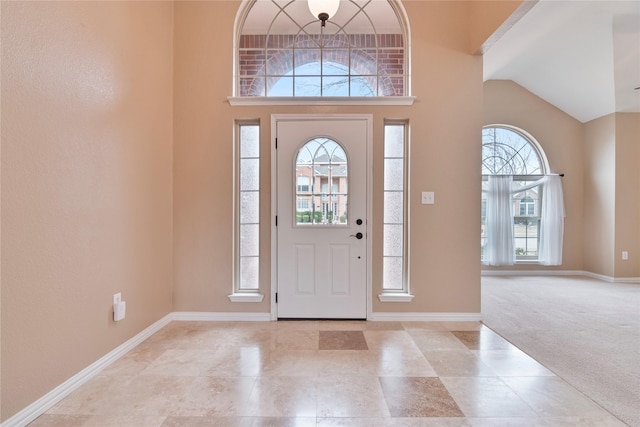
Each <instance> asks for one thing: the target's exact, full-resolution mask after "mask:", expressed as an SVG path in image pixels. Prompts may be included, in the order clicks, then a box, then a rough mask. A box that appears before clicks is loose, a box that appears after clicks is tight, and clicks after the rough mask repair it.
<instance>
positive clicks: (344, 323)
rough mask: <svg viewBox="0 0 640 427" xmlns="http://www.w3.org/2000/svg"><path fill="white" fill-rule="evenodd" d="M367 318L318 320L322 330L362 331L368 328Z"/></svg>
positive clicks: (319, 327)
mask: <svg viewBox="0 0 640 427" xmlns="http://www.w3.org/2000/svg"><path fill="white" fill-rule="evenodd" d="M366 324H367V322H366V321H365V320H321V321H319V322H318V330H320V331H362V330H364V329H365V328H366Z"/></svg>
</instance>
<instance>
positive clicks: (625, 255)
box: [622, 251, 629, 261]
mask: <svg viewBox="0 0 640 427" xmlns="http://www.w3.org/2000/svg"><path fill="white" fill-rule="evenodd" d="M622 259H623V260H624V261H627V260H628V259H629V252H627V251H622Z"/></svg>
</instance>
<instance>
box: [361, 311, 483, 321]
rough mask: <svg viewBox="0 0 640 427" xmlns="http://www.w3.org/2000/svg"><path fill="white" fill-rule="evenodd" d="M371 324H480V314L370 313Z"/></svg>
mask: <svg viewBox="0 0 640 427" xmlns="http://www.w3.org/2000/svg"><path fill="white" fill-rule="evenodd" d="M367 320H371V321H373V322H379V321H380V322H480V321H481V320H482V314H481V313H389V312H384V313H380V312H378V313H371V314H370V315H369V317H368V319H367Z"/></svg>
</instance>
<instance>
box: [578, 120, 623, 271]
mask: <svg viewBox="0 0 640 427" xmlns="http://www.w3.org/2000/svg"><path fill="white" fill-rule="evenodd" d="M615 127H616V122H615V115H614V114H610V115H608V116H604V117H600V118H599V119H595V120H592V121H590V122H587V123H585V125H584V128H585V140H584V147H585V150H584V191H585V199H584V207H583V217H584V230H583V239H584V243H583V248H584V251H583V253H584V269H585V270H586V271H589V272H591V273H595V274H600V275H603V276H607V277H613V275H614V249H615V206H616V205H615V202H616V200H615V199H616V172H615V171H616V133H615Z"/></svg>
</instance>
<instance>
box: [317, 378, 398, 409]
mask: <svg viewBox="0 0 640 427" xmlns="http://www.w3.org/2000/svg"><path fill="white" fill-rule="evenodd" d="M317 385H318V411H317V416H318V417H389V415H390V414H389V409H388V408H387V404H386V402H385V399H384V395H383V393H382V390H381V388H380V383H379V381H378V378H377V377H374V376H346V375H341V376H323V377H319V378H318V382H317Z"/></svg>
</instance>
